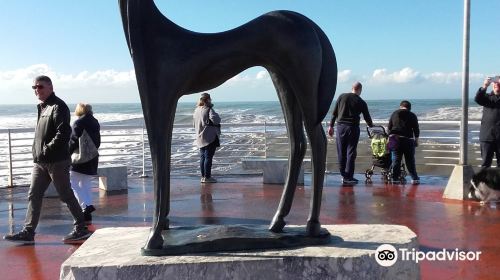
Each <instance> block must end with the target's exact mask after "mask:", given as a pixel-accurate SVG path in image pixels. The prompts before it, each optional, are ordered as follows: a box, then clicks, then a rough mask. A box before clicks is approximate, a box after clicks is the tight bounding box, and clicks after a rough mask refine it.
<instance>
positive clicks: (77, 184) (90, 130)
mask: <svg viewBox="0 0 500 280" xmlns="http://www.w3.org/2000/svg"><path fill="white" fill-rule="evenodd" d="M75 115H76V116H77V117H78V119H77V120H76V121H75V122H74V124H73V127H72V133H71V139H70V141H69V151H70V153H71V154H73V153H74V152H75V151H77V150H78V149H79V141H80V138H81V137H82V134H83V133H84V131H86V133H87V134H88V136H90V138H91V139H92V142H93V143H94V145H95V147H96V148H99V146H100V145H101V133H100V125H99V122H98V121H97V120H96V119H95V118H94V116H93V112H92V106H91V105H89V104H84V103H79V104H78V105H76V108H75ZM98 164H99V155H98V154H97V155H96V156H95V157H93V158H92V159H90V160H89V161H86V162H83V163H72V164H71V171H70V175H71V188H73V192H74V193H75V196H76V198H77V199H78V202H79V203H80V206H81V207H82V211H83V214H84V216H85V221H86V222H87V223H91V222H92V215H91V213H92V212H93V211H95V208H94V205H93V204H92V178H93V177H94V176H95V175H97V165H98Z"/></svg>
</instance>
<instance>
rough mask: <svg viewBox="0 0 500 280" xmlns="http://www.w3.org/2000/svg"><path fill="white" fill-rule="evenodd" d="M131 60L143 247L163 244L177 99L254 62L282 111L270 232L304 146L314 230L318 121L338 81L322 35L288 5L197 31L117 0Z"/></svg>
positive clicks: (321, 147)
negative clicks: (144, 214) (281, 153)
mask: <svg viewBox="0 0 500 280" xmlns="http://www.w3.org/2000/svg"><path fill="white" fill-rule="evenodd" d="M118 2H119V7H120V12H121V17H122V23H123V28H124V31H125V37H126V40H127V44H128V48H129V50H130V54H131V56H132V59H133V63H134V67H135V73H136V78H137V84H138V89H139V94H140V98H141V104H142V110H143V114H144V121H145V124H146V128H147V132H148V137H149V144H150V149H151V158H152V164H153V176H154V196H155V201H156V204H155V211H154V217H153V226H152V229H151V232H150V235H149V236H148V240H147V242H146V245H145V247H144V249H161V248H163V237H162V234H161V233H162V230H164V229H168V228H169V220H168V218H167V217H168V213H169V210H170V163H171V158H170V157H171V140H172V130H173V126H174V118H175V111H176V107H177V102H178V99H179V98H180V97H182V96H184V95H187V94H193V93H199V92H202V91H207V90H210V89H213V88H215V87H217V86H219V85H221V84H223V83H224V82H225V81H227V80H228V79H230V78H232V77H233V76H235V75H237V74H238V73H240V72H242V71H244V70H245V69H248V68H250V67H254V66H262V67H264V68H265V69H266V70H267V71H268V72H269V74H270V76H271V79H272V82H273V84H274V86H275V88H276V91H277V93H278V98H279V101H280V104H281V107H282V110H283V114H284V118H285V122H286V128H287V133H288V137H289V147H290V153H289V156H288V162H289V164H288V176H287V179H286V181H285V185H284V189H283V194H282V196H281V201H280V203H279V206H278V209H277V211H276V214H275V215H274V217H273V219H272V221H271V225H270V227H269V230H270V231H272V232H282V231H283V228H284V226H285V224H286V223H285V220H284V218H285V216H286V215H288V213H289V212H290V208H291V206H292V202H293V196H294V193H295V189H296V185H297V181H298V175H299V171H300V167H301V164H302V161H303V159H304V155H305V152H306V145H307V143H306V138H305V135H304V128H305V131H306V133H307V136H308V138H309V142H310V146H311V163H312V182H311V184H312V197H311V208H310V213H309V216H308V219H307V225H306V234H307V236H312V237H314V236H318V235H319V232H320V229H321V225H320V222H319V214H320V207H321V196H322V189H323V180H324V174H325V164H326V152H327V151H326V144H327V140H326V136H325V132H324V130H323V127H322V125H321V123H322V121H323V119H324V118H325V116H326V114H327V112H328V110H329V108H330V105H331V102H332V100H333V97H334V95H335V89H336V86H337V62H336V59H335V53H334V51H333V48H332V46H331V44H330V42H329V40H328V38H327V36H326V35H325V33H324V32H323V31H322V30H321V29H320V28H319V27H318V26H317V25H316V24H315V23H314V22H312V21H311V20H310V19H308V18H307V17H305V16H303V15H301V14H298V13H295V12H291V11H274V12H270V13H267V14H264V15H262V16H260V17H257V18H255V19H254V20H252V21H250V22H248V23H246V24H244V25H241V26H239V27H237V28H235V29H232V30H228V31H225V32H220V33H207V34H205V33H197V32H192V31H189V30H186V29H184V28H182V27H180V26H178V25H176V24H175V23H173V22H172V21H170V20H169V19H167V18H166V17H165V16H164V15H163V14H162V13H161V12H160V11H159V10H158V8H157V7H156V5H155V3H154V1H153V0H119V1H118Z"/></svg>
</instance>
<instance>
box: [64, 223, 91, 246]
mask: <svg viewBox="0 0 500 280" xmlns="http://www.w3.org/2000/svg"><path fill="white" fill-rule="evenodd" d="M91 235H92V232H90V231H89V230H88V229H87V228H86V227H85V228H81V229H76V228H75V229H73V231H72V232H70V233H69V234H68V235H66V236H65V237H64V238H63V242H64V243H66V244H73V243H82V242H83V241H84V240H86V239H87V238H89V237H90V236H91Z"/></svg>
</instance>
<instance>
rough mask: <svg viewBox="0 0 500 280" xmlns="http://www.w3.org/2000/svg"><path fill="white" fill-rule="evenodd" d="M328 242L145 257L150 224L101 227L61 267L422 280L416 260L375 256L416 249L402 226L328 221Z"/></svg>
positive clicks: (99, 273)
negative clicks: (381, 260) (385, 248)
mask: <svg viewBox="0 0 500 280" xmlns="http://www.w3.org/2000/svg"><path fill="white" fill-rule="evenodd" d="M324 227H325V228H326V229H327V230H328V231H329V232H330V233H331V234H332V235H333V236H334V237H336V238H332V242H331V243H330V244H327V245H322V246H314V247H302V248H294V249H268V250H258V251H245V252H242V251H238V252H223V253H198V254H188V255H180V256H162V257H152V256H142V255H141V247H143V246H144V243H145V241H146V238H147V236H148V233H149V228H145V227H141V228H138V227H131V228H104V229H100V230H97V231H96V232H95V233H94V234H93V235H92V236H91V237H90V238H89V239H88V240H87V241H86V242H85V243H84V244H83V245H82V246H81V247H80V248H79V249H78V250H77V251H76V252H75V253H73V255H71V256H70V257H69V258H68V259H67V260H66V261H65V262H64V263H63V264H62V265H61V274H60V276H61V278H60V279H64V280H69V279H124V280H126V279H134V280H135V279H203V280H211V279H214V280H220V279H287V280H292V279H419V278H420V269H419V266H418V264H416V263H415V262H413V261H402V260H398V261H397V262H396V263H395V264H394V265H392V266H389V267H384V266H381V265H379V264H378V263H377V261H376V260H375V253H376V250H377V248H378V247H379V246H380V245H382V244H391V245H392V246H394V247H395V248H396V249H400V248H405V249H408V250H410V251H411V250H412V249H416V250H417V249H418V242H417V237H416V235H415V234H414V233H413V232H412V231H411V230H409V229H408V228H407V227H404V226H398V225H328V226H324Z"/></svg>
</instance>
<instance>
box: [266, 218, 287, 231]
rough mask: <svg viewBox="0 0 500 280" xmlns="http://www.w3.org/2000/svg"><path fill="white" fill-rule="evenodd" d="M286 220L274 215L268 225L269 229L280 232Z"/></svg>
mask: <svg viewBox="0 0 500 280" xmlns="http://www.w3.org/2000/svg"><path fill="white" fill-rule="evenodd" d="M285 225H286V222H285V220H284V219H283V218H282V217H275V218H274V219H273V221H272V222H271V225H270V226H269V231H271V232H275V233H280V232H283V228H284V227H285Z"/></svg>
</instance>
